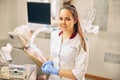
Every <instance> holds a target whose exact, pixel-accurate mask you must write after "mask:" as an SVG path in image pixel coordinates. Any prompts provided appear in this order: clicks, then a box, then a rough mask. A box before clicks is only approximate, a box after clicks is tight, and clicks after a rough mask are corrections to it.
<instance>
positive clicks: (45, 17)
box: [27, 2, 51, 25]
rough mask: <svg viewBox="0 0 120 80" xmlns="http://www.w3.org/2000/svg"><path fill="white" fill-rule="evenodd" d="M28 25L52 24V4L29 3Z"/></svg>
mask: <svg viewBox="0 0 120 80" xmlns="http://www.w3.org/2000/svg"><path fill="white" fill-rule="evenodd" d="M27 12H28V23H38V24H47V25H50V24H51V4H50V3H43V2H27Z"/></svg>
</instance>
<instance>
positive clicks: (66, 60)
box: [49, 31, 89, 80]
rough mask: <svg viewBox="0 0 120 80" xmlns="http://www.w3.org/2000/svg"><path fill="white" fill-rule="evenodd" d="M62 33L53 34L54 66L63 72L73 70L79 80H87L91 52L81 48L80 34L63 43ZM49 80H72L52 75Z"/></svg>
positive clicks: (52, 53)
mask: <svg viewBox="0 0 120 80" xmlns="http://www.w3.org/2000/svg"><path fill="white" fill-rule="evenodd" d="M59 33H60V31H53V32H52V33H51V45H50V47H51V56H52V59H53V63H54V66H55V67H56V68H59V69H63V70H72V72H73V74H74V76H75V77H76V78H77V80H85V77H84V75H85V73H86V69H87V65H88V58H89V52H88V51H87V52H85V51H84V50H83V48H82V47H81V41H80V37H79V34H77V35H76V36H75V37H74V38H73V39H68V40H66V41H64V42H63V43H62V35H59ZM49 80H71V79H67V78H64V77H59V76H57V75H53V74H51V75H50V77H49Z"/></svg>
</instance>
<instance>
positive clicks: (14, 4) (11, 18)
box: [0, 0, 27, 40]
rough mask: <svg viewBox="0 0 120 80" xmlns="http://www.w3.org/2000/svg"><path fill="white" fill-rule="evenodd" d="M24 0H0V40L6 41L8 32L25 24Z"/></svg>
mask: <svg viewBox="0 0 120 80" xmlns="http://www.w3.org/2000/svg"><path fill="white" fill-rule="evenodd" d="M26 12H27V11H26V0H0V40H1V39H7V33H8V31H11V30H13V29H14V28H15V27H17V26H19V25H21V24H26V22H27V16H26V15H27V13H26Z"/></svg>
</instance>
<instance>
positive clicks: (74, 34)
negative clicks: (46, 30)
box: [59, 31, 77, 39]
mask: <svg viewBox="0 0 120 80" xmlns="http://www.w3.org/2000/svg"><path fill="white" fill-rule="evenodd" d="M62 33H63V31H60V33H59V36H60V35H61V34H62ZM76 34H77V32H73V34H72V35H71V36H70V39H73V38H74V37H75V36H76Z"/></svg>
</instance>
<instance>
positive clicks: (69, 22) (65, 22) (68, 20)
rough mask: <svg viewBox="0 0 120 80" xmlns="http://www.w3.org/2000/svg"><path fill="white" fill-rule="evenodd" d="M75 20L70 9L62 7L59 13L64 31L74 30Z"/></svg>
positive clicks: (61, 27)
mask: <svg viewBox="0 0 120 80" xmlns="http://www.w3.org/2000/svg"><path fill="white" fill-rule="evenodd" d="M74 24H75V20H74V19H73V17H72V14H71V12H70V11H69V10H68V9H62V10H61V11H60V14H59V25H60V29H61V30H62V31H63V32H73V31H74Z"/></svg>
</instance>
